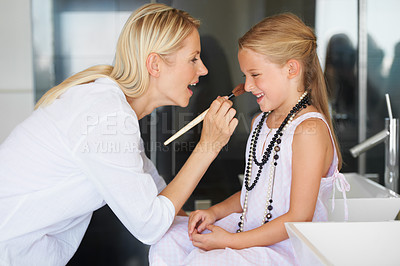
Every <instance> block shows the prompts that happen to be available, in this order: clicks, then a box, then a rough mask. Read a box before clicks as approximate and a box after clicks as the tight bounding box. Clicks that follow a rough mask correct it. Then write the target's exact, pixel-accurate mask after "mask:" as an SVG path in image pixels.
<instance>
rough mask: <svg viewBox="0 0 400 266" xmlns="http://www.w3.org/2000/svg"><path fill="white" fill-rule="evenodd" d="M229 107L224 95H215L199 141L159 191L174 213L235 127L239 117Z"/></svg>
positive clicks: (229, 102)
mask: <svg viewBox="0 0 400 266" xmlns="http://www.w3.org/2000/svg"><path fill="white" fill-rule="evenodd" d="M231 106H232V102H231V101H227V100H226V99H225V98H218V99H217V100H215V101H214V102H213V103H212V104H211V106H210V109H209V111H208V113H207V115H206V117H205V119H204V122H203V123H204V124H203V129H202V133H201V138H200V141H199V143H198V144H197V145H196V147H195V149H194V151H193V152H192V154H191V155H190V157H189V158H188V160H187V161H186V163H185V164H184V166H183V167H182V169H181V170H180V171H179V173H178V174H177V175H176V176H175V178H174V179H173V180H172V181H171V182H170V183H169V184H168V186H167V187H166V188H165V189H164V190H163V191H161V193H160V195H163V196H165V197H167V198H168V199H169V200H170V201H171V202H172V204H173V205H174V207H175V214H177V212H178V211H179V210H180V209H181V208H182V206H183V204H184V203H185V202H186V200H187V199H188V198H189V196H190V195H191V194H192V192H193V190H194V189H195V187H196V186H197V184H198V182H199V181H200V179H201V177H202V176H203V175H204V173H205V172H206V170H207V169H208V167H209V166H210V164H211V163H212V161H213V160H214V159H215V158H216V157H217V155H218V153H219V152H220V150H221V148H222V147H223V146H225V145H226V144H227V143H228V141H229V138H230V136H231V135H232V133H233V131H234V130H235V128H236V126H237V124H238V120H237V119H236V118H234V116H235V114H236V111H235V110H234V109H232V108H231Z"/></svg>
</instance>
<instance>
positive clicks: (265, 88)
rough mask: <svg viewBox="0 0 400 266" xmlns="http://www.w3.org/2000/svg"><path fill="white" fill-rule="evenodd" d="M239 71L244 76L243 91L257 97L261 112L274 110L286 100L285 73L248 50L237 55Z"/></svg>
mask: <svg viewBox="0 0 400 266" xmlns="http://www.w3.org/2000/svg"><path fill="white" fill-rule="evenodd" d="M238 59H239V64H240V69H241V70H242V72H243V73H244V75H245V76H246V82H245V90H246V91H247V92H251V93H252V94H254V95H255V96H256V97H257V103H258V104H259V105H260V109H261V111H263V112H268V111H271V110H276V109H277V108H279V107H280V106H281V105H282V104H284V102H285V99H287V98H288V87H289V86H288V83H287V82H288V79H287V71H286V69H285V68H284V67H281V66H279V65H277V64H274V63H271V62H270V61H268V60H267V58H266V57H265V56H264V55H262V54H259V53H256V52H254V51H253V50H250V49H246V48H244V49H240V50H239V53H238Z"/></svg>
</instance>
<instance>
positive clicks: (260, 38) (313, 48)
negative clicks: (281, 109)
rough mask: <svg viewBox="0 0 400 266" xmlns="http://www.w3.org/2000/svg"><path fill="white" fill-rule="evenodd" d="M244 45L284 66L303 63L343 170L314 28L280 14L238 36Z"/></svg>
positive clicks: (306, 84)
mask: <svg viewBox="0 0 400 266" xmlns="http://www.w3.org/2000/svg"><path fill="white" fill-rule="evenodd" d="M243 48H247V49H251V50H253V51H254V52H256V53H259V54H262V55H265V56H266V57H267V58H268V59H269V60H270V61H271V62H273V63H275V64H278V65H281V66H283V65H285V64H286V63H287V62H288V61H289V60H290V59H295V60H298V61H299V62H300V64H302V65H303V68H304V71H303V72H302V75H303V83H304V88H305V89H306V90H307V91H308V92H309V94H310V96H311V101H312V104H313V105H314V106H315V107H316V108H317V110H318V111H319V112H321V113H322V114H323V115H324V116H325V118H326V120H327V122H328V125H329V128H330V130H331V132H332V136H333V139H334V144H335V147H336V151H337V156H338V159H339V169H341V166H342V156H341V154H340V149H339V144H338V141H337V138H336V135H335V133H334V130H333V126H332V119H331V116H330V113H329V105H328V97H327V88H326V83H325V77H324V74H323V72H322V68H321V65H320V62H319V59H318V55H317V39H316V36H315V34H314V31H313V30H312V29H311V28H310V27H308V26H306V25H305V24H304V23H303V21H301V19H299V18H298V17H297V16H296V15H294V14H291V13H284V14H279V15H275V16H271V17H267V18H265V19H263V20H262V21H260V22H259V23H258V24H256V25H255V26H253V27H252V28H251V29H250V30H249V31H248V32H247V33H246V34H245V35H243V36H242V37H241V38H240V39H239V49H243Z"/></svg>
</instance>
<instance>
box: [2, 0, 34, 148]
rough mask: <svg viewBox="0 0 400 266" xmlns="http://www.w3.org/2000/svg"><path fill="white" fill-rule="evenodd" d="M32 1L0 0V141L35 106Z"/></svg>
mask: <svg viewBox="0 0 400 266" xmlns="http://www.w3.org/2000/svg"><path fill="white" fill-rule="evenodd" d="M30 2H31V1H30V0H2V1H0V143H1V142H2V141H3V140H4V139H5V138H6V137H7V136H8V134H9V133H10V132H11V130H12V129H13V128H14V127H15V126H16V125H17V124H19V123H20V122H21V121H23V120H24V119H25V118H26V117H27V116H28V115H29V114H30V113H31V112H32V110H33V106H34V91H33V67H32V30H31V6H30Z"/></svg>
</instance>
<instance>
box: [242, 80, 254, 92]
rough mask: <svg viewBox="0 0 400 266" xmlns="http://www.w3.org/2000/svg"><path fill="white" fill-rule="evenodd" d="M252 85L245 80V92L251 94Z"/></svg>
mask: <svg viewBox="0 0 400 266" xmlns="http://www.w3.org/2000/svg"><path fill="white" fill-rule="evenodd" d="M253 87H254V86H253V84H251V83H250V82H249V81H248V79H246V81H245V83H244V90H245V91H247V92H251V90H252V89H253Z"/></svg>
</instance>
